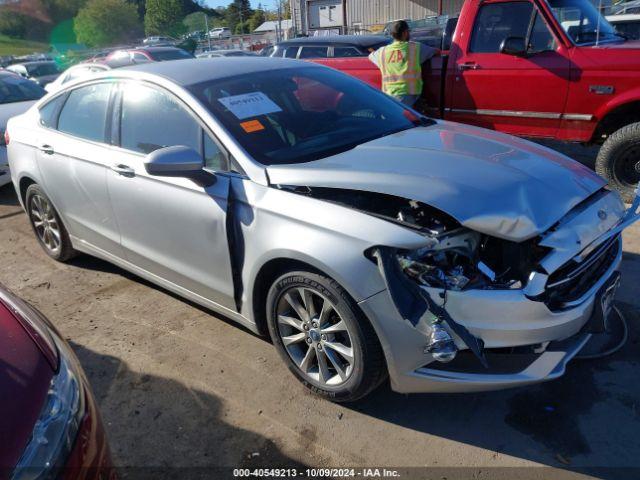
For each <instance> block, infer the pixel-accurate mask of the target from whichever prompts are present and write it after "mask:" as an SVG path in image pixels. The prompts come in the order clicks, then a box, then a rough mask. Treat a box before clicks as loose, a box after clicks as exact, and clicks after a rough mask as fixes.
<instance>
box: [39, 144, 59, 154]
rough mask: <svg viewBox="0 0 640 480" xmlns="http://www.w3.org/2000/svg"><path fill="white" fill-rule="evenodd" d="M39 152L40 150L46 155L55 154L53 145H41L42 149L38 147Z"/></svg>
mask: <svg viewBox="0 0 640 480" xmlns="http://www.w3.org/2000/svg"><path fill="white" fill-rule="evenodd" d="M38 150H40V151H41V152H42V153H44V154H45V155H53V154H54V153H55V152H54V150H53V147H52V146H51V145H40V147H38Z"/></svg>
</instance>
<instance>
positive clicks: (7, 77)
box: [0, 70, 46, 187]
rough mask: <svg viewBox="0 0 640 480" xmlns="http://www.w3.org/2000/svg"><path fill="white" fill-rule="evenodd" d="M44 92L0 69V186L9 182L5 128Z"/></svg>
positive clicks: (40, 88)
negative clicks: (11, 119) (12, 118)
mask: <svg viewBox="0 0 640 480" xmlns="http://www.w3.org/2000/svg"><path fill="white" fill-rule="evenodd" d="M45 93H46V92H45V91H44V89H43V88H42V87H41V86H40V85H38V84H37V83H35V82H32V81H30V80H27V79H25V78H22V77H21V76H19V75H17V74H15V73H12V72H9V71H1V70H0V187H2V186H4V185H6V184H8V183H10V182H11V175H9V163H8V161H7V146H6V140H5V129H6V127H7V122H8V121H9V119H10V118H11V117H14V116H16V115H20V114H21V113H24V112H26V111H27V110H28V109H29V107H30V106H31V105H33V104H34V103H35V101H36V100H38V99H39V98H40V97H42V96H44V94H45Z"/></svg>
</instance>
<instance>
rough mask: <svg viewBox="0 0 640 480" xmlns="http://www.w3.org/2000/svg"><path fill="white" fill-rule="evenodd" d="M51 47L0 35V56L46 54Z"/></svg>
mask: <svg viewBox="0 0 640 480" xmlns="http://www.w3.org/2000/svg"><path fill="white" fill-rule="evenodd" d="M47 50H49V45H47V44H46V43H40V42H33V41H31V40H20V39H17V38H10V37H7V36H5V35H0V56H3V55H28V54H29V53H34V52H46V51H47Z"/></svg>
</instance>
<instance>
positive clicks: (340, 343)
mask: <svg viewBox="0 0 640 480" xmlns="http://www.w3.org/2000/svg"><path fill="white" fill-rule="evenodd" d="M277 316H278V322H277V324H278V334H279V336H280V339H281V341H282V344H283V345H284V348H285V349H286V351H287V353H288V354H289V356H290V357H291V359H292V360H293V362H294V363H295V364H296V365H297V366H298V368H299V369H300V370H301V371H302V373H303V374H304V375H305V376H307V377H308V378H309V379H311V380H313V381H314V382H316V383H318V384H319V385H321V386H323V387H324V386H332V387H334V386H339V385H341V384H343V383H344V382H346V381H347V379H348V378H349V376H350V375H351V373H352V371H353V366H354V351H353V342H352V341H351V334H350V332H349V329H348V328H347V325H346V323H345V322H344V320H343V319H342V317H341V316H340V314H339V313H338V312H337V311H336V309H335V306H334V305H333V303H332V302H331V301H330V300H329V299H328V298H326V297H325V296H324V295H322V294H320V293H319V292H317V291H315V290H312V289H309V288H304V287H296V288H290V289H289V290H286V291H284V292H283V293H282V295H281V296H280V298H279V299H278V303H277Z"/></svg>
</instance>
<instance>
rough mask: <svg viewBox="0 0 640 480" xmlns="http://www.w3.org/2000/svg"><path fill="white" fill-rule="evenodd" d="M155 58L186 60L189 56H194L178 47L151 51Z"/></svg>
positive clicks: (162, 60)
mask: <svg viewBox="0 0 640 480" xmlns="http://www.w3.org/2000/svg"><path fill="white" fill-rule="evenodd" d="M149 54H150V55H151V56H152V57H153V59H154V60H157V61H159V62H164V61H166V60H184V59H187V58H193V55H191V54H190V53H189V52H187V51H185V50H181V49H179V48H176V49H175V50H157V51H155V52H149Z"/></svg>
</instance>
